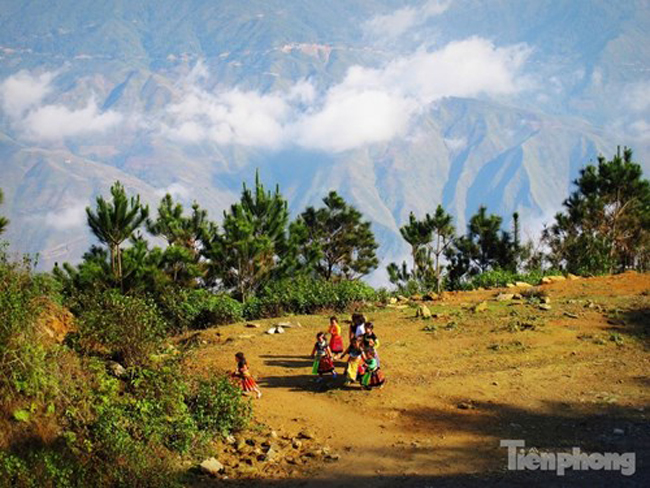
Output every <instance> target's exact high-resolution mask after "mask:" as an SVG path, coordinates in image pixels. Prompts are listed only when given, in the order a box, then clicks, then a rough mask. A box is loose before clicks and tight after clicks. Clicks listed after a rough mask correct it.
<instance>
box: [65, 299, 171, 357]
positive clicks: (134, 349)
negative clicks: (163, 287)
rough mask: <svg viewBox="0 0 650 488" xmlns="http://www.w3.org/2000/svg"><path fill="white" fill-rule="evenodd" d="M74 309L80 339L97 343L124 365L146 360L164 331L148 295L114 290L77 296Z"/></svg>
mask: <svg viewBox="0 0 650 488" xmlns="http://www.w3.org/2000/svg"><path fill="white" fill-rule="evenodd" d="M77 310H78V321H79V332H80V336H81V341H82V343H84V344H85V345H86V347H92V346H93V345H94V344H99V345H100V346H102V347H103V348H105V349H106V350H107V352H108V353H109V354H110V355H112V356H114V357H115V358H116V359H117V360H119V361H123V362H124V363H125V364H126V365H137V364H144V363H146V362H147V361H148V357H149V355H150V354H151V353H153V352H154V351H155V350H156V349H157V347H158V346H159V344H160V341H161V339H162V337H163V335H164V332H165V322H164V320H163V319H162V317H161V315H160V312H159V311H158V309H157V308H156V305H155V304H154V303H153V302H152V301H151V300H150V299H145V298H140V297H135V296H125V295H122V294H121V293H119V292H117V291H116V290H107V291H104V292H93V293H88V294H85V295H82V296H80V297H79V303H78V306H77Z"/></svg>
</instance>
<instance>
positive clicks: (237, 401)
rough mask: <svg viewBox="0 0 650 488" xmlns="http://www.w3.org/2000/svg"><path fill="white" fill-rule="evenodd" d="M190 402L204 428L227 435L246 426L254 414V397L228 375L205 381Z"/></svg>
mask: <svg viewBox="0 0 650 488" xmlns="http://www.w3.org/2000/svg"><path fill="white" fill-rule="evenodd" d="M187 403H188V406H189V409H190V412H191V414H192V418H193V419H194V421H195V422H196V425H197V426H198V428H199V429H200V430H202V431H207V432H218V433H220V434H221V435H224V436H225V435H228V434H230V433H231V432H235V431H238V430H242V429H244V428H245V427H246V426H247V425H248V422H249V421H250V419H251V415H252V407H251V404H250V401H248V400H247V399H245V398H244V397H242V394H241V390H240V389H239V388H237V387H236V386H235V385H233V384H232V383H231V382H230V380H229V379H228V378H226V377H221V378H212V379H210V380H204V381H201V382H200V383H199V384H198V386H197V388H196V392H195V393H194V394H193V395H191V396H190V397H189V398H188V401H187Z"/></svg>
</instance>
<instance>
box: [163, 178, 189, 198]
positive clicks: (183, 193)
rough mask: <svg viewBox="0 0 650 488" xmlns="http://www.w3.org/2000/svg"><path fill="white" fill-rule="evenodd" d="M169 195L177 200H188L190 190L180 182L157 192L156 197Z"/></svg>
mask: <svg viewBox="0 0 650 488" xmlns="http://www.w3.org/2000/svg"><path fill="white" fill-rule="evenodd" d="M168 193H169V194H170V195H171V196H172V197H173V198H175V199H177V200H187V199H189V197H190V190H189V188H187V187H186V186H184V185H183V184H181V183H178V182H175V183H172V184H171V185H169V186H168V187H166V188H159V189H158V190H156V195H157V196H159V197H164V196H165V195H167V194H168Z"/></svg>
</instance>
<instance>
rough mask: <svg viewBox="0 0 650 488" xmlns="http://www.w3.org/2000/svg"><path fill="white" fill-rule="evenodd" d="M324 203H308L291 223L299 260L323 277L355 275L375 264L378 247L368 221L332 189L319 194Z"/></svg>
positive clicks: (334, 277)
mask: <svg viewBox="0 0 650 488" xmlns="http://www.w3.org/2000/svg"><path fill="white" fill-rule="evenodd" d="M323 203H324V204H325V206H324V207H321V208H319V209H315V208H314V207H308V208H307V209H306V210H305V211H304V212H303V213H302V214H301V215H300V217H299V219H298V221H297V223H296V224H295V225H294V234H298V233H299V232H300V234H301V236H302V238H301V239H298V241H299V242H298V246H299V249H300V254H301V256H302V262H303V263H310V266H311V267H313V269H314V270H315V272H316V274H317V275H318V276H320V277H322V278H324V279H326V280H334V279H356V278H359V277H361V276H363V275H366V274H368V273H370V272H371V271H372V270H373V269H375V268H376V267H377V265H378V264H379V261H378V259H377V255H376V253H375V252H376V250H377V248H378V247H379V246H378V244H377V242H376V241H375V236H374V234H373V233H372V230H371V225H370V222H368V221H363V220H362V219H363V216H362V214H361V212H359V211H358V210H357V209H356V208H354V207H353V206H351V205H348V204H347V202H346V201H345V200H344V199H343V198H342V197H341V196H339V195H338V194H337V193H336V192H335V191H332V192H330V193H329V194H328V195H327V196H326V197H325V198H323Z"/></svg>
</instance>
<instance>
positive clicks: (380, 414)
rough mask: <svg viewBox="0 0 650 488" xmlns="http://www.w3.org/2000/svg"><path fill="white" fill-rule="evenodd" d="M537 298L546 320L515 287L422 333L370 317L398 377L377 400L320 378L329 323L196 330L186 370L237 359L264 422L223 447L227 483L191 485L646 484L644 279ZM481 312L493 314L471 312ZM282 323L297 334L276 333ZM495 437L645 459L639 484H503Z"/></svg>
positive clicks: (397, 315) (600, 478)
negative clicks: (317, 358) (316, 371)
mask: <svg viewBox="0 0 650 488" xmlns="http://www.w3.org/2000/svg"><path fill="white" fill-rule="evenodd" d="M540 289H542V290H544V291H545V292H547V295H548V297H549V299H550V303H548V305H550V307H548V306H547V307H540V303H539V302H538V301H537V300H534V299H533V300H527V299H526V298H525V297H524V298H522V299H517V298H515V299H507V298H509V297H505V298H506V299H505V300H503V301H496V300H495V296H496V295H497V294H498V293H499V292H504V293H516V292H518V291H522V290H516V289H514V290H513V289H510V290H490V291H476V292H466V293H458V294H450V295H447V296H446V297H445V298H444V299H443V300H442V301H436V302H427V305H428V306H429V308H430V309H431V311H432V312H433V315H434V317H433V318H431V319H428V320H422V319H416V318H415V308H414V304H411V305H408V306H402V305H396V306H394V307H396V308H386V309H376V310H372V311H369V312H368V313H367V316H368V318H369V320H371V321H372V322H374V324H375V331H376V333H377V335H378V337H379V339H380V341H381V346H380V348H379V349H378V352H379V355H380V358H381V366H382V369H383V370H384V372H385V374H386V376H387V378H388V382H387V384H386V386H385V387H384V388H383V389H382V390H374V391H364V390H362V389H360V388H359V387H358V386H353V387H343V386H342V380H341V378H339V379H338V380H336V381H331V380H330V382H329V383H328V384H327V385H326V386H325V387H323V386H320V385H318V384H317V383H316V382H314V381H313V377H312V376H311V375H310V370H311V360H310V359H309V357H308V355H309V353H310V352H311V347H312V345H313V340H314V336H315V334H316V332H318V331H320V330H323V331H325V330H326V328H327V316H326V315H322V316H300V317H289V318H284V319H282V320H266V321H260V322H258V323H259V324H260V325H261V327H259V328H247V327H246V326H245V324H235V325H230V326H225V327H220V328H218V329H210V330H206V331H204V332H202V333H201V334H200V337H197V338H194V339H199V340H194V341H192V342H195V343H196V344H197V345H196V347H195V349H194V350H193V352H192V353H191V354H190V355H189V359H188V361H187V363H186V368H187V370H188V373H191V374H200V375H210V374H216V373H217V372H220V371H224V370H231V369H232V368H233V366H234V360H233V355H234V354H235V352H237V351H240V350H241V351H244V352H245V353H246V355H247V357H248V360H249V362H250V366H251V369H252V372H253V374H254V375H255V376H256V377H257V378H258V381H259V383H260V385H261V387H262V391H263V393H264V396H263V398H262V399H260V400H254V405H255V412H256V417H257V420H258V421H259V422H260V423H261V425H260V426H258V427H257V428H256V429H253V430H252V431H251V432H250V433H248V434H246V435H243V436H242V438H241V439H236V441H239V446H237V444H236V443H235V444H233V445H231V446H228V445H227V444H226V443H224V444H223V445H222V444H219V445H215V453H214V455H215V457H216V458H217V459H219V460H220V461H221V462H222V463H223V464H224V465H225V466H226V468H225V472H224V475H225V476H226V477H227V478H228V479H227V480H221V479H218V478H209V477H206V476H199V475H197V476H196V478H194V479H193V481H192V483H193V484H196V486H211V485H212V484H215V485H221V484H222V483H235V484H239V483H245V484H246V486H250V483H251V482H252V479H254V480H256V481H255V482H256V483H259V484H267V483H268V484H270V485H273V486H277V485H281V486H341V487H342V486H350V485H351V484H352V483H354V485H355V486H382V487H384V486H385V487H389V486H467V485H479V484H483V483H484V482H488V483H489V484H491V485H497V486H506V485H508V486H510V485H513V484H514V485H520V486H524V485H525V486H531V485H532V486H536V485H541V484H544V485H545V486H567V485H569V486H583V485H585V486H644V485H645V486H648V482H649V480H650V477H649V473H648V465H649V461H650V427H649V424H648V412H649V410H648V408H650V393H649V391H648V385H649V384H650V378H649V376H648V372H649V371H650V354H649V350H650V336H648V331H649V330H650V276H648V275H647V274H646V275H643V274H635V273H627V274H624V275H619V276H611V277H604V278H591V279H579V280H575V281H565V282H560V283H554V284H550V285H544V286H542V287H540ZM482 301H486V304H487V309H485V310H481V308H483V307H479V311H474V307H475V306H476V305H477V304H480V303H481V302H482ZM544 308H546V309H544ZM341 318H347V317H341ZM278 322H288V323H290V324H292V325H293V326H294V327H291V328H287V329H285V333H284V334H274V335H269V334H266V331H267V329H268V328H269V327H270V326H271V325H273V324H276V323H278ZM298 324H299V326H298ZM342 325H343V324H342ZM423 329H428V330H423ZM342 366H343V363H340V367H339V368H338V371H342V370H343V368H342ZM270 429H273V430H274V434H275V433H277V438H276V437H275V435H273V436H271V434H270ZM305 431H307V434H306V436H304V435H303V436H301V435H300V433H301V432H302V433H303V434H305ZM265 436H266V437H267V438H268V439H269V442H270V443H272V445H273V448H274V450H275V451H276V453H277V456H275V457H274V459H273V460H272V461H268V460H264V459H262V460H258V457H260V456H259V451H255V448H254V446H248V445H246V446H244V444H245V442H244V441H245V440H249V443H250V444H255V443H258V445H261V443H262V442H263V441H264V439H263V438H264V437H265ZM305 437H307V438H305ZM308 437H313V439H308ZM299 438H302V441H301V442H298V443H297V444H296V442H295V440H300V439H299ZM256 439H257V440H256ZM501 439H523V440H525V442H526V447H527V448H532V447H534V448H537V449H538V450H540V451H549V452H557V451H567V450H570V449H571V448H572V447H579V448H580V449H581V450H582V451H587V452H635V453H636V474H634V475H633V476H623V475H621V474H620V473H619V472H603V471H590V472H586V473H585V472H571V471H569V472H567V474H566V475H565V476H563V477H558V476H557V475H556V474H555V473H554V472H553V473H544V472H539V471H527V472H513V471H508V470H507V452H506V449H505V448H502V447H500V446H499V441H500V440H501ZM292 444H293V445H292ZM301 444H302V445H301ZM265 445H266V446H267V445H268V444H265ZM296 445H298V447H297V448H296V447H295V446H296ZM310 446H311V447H310ZM323 448H325V449H324V451H323ZM261 458H263V456H261ZM242 478H244V479H245V480H241V479H242Z"/></svg>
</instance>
